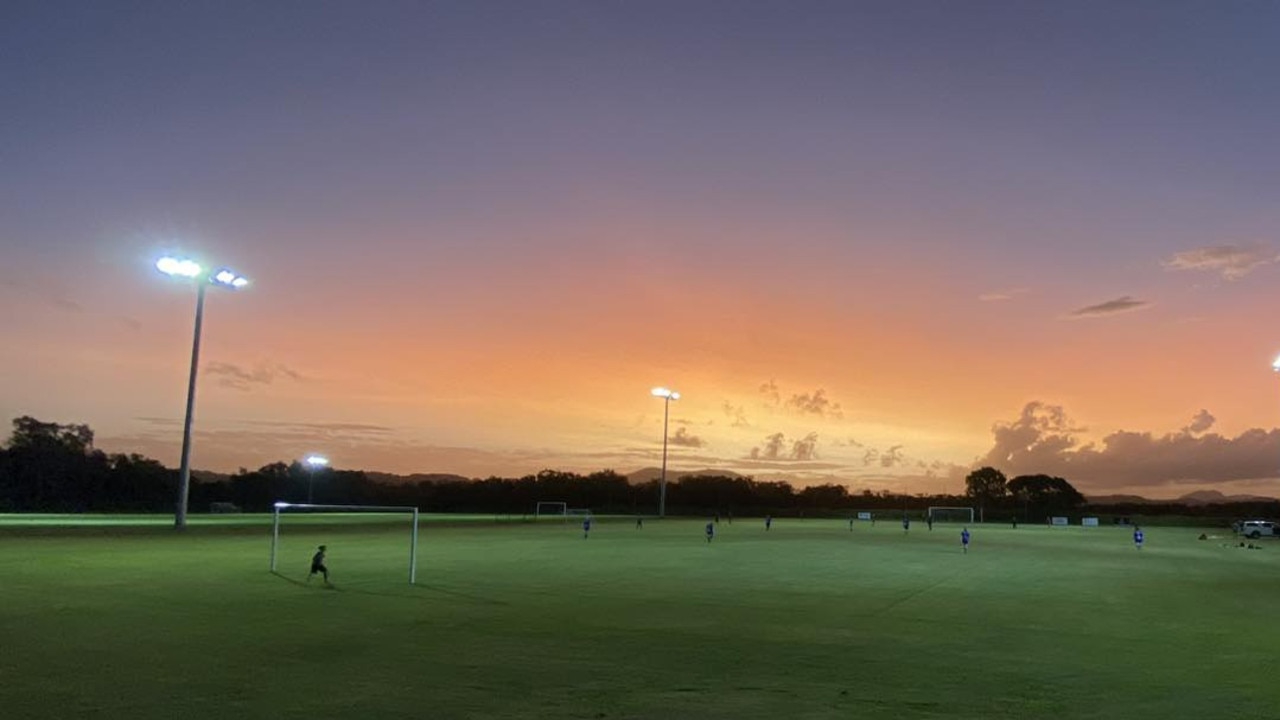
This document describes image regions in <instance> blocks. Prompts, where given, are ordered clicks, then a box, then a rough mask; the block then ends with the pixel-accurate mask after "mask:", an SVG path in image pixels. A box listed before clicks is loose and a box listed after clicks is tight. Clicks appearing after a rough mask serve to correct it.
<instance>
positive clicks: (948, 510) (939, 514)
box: [928, 507, 973, 525]
mask: <svg viewBox="0 0 1280 720" xmlns="http://www.w3.org/2000/svg"><path fill="white" fill-rule="evenodd" d="M928 517H931V518H933V521H934V522H960V523H968V524H969V525H972V524H973V508H971V507H931V508H929V515H928Z"/></svg>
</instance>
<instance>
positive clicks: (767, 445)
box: [750, 433, 787, 460]
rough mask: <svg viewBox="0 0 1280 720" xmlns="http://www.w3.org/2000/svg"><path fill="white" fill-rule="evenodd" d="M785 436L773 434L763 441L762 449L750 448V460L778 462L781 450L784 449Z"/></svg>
mask: <svg viewBox="0 0 1280 720" xmlns="http://www.w3.org/2000/svg"><path fill="white" fill-rule="evenodd" d="M786 444H787V436H786V435H784V434H782V433H774V434H772V435H770V436H768V437H766V438H765V439H764V448H763V449H761V448H759V447H753V448H751V455H750V457H751V459H752V460H778V459H781V456H782V449H783V448H784V447H786Z"/></svg>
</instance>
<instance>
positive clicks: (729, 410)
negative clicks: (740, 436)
mask: <svg viewBox="0 0 1280 720" xmlns="http://www.w3.org/2000/svg"><path fill="white" fill-rule="evenodd" d="M720 409H721V410H723V411H724V414H725V416H726V417H728V418H729V419H730V420H732V421H733V422H732V423H730V424H731V425H732V426H733V427H751V423H750V422H748V421H747V411H746V408H744V407H742V406H741V405H734V404H732V403H730V402H729V401H727V400H726V401H725V403H724V405H721V406H720Z"/></svg>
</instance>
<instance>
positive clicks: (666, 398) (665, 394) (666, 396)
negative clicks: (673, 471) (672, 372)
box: [650, 387, 680, 517]
mask: <svg viewBox="0 0 1280 720" xmlns="http://www.w3.org/2000/svg"><path fill="white" fill-rule="evenodd" d="M650 393H651V394H652V395H653V396H654V397H660V398H662V401H663V402H662V475H661V476H660V477H659V479H658V517H666V516H667V420H668V419H669V418H670V417H671V401H672V400H679V399H680V393H678V392H676V391H675V390H671V389H668V388H664V387H656V388H654V389H653V390H651V391H650Z"/></svg>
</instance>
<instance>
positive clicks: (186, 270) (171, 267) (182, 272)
mask: <svg viewBox="0 0 1280 720" xmlns="http://www.w3.org/2000/svg"><path fill="white" fill-rule="evenodd" d="M156 269H157V270H159V271H160V272H162V273H164V274H165V275H173V276H176V277H186V278H194V277H199V276H200V274H201V273H203V272H204V268H202V267H200V263H198V262H196V261H194V260H185V259H181V258H176V257H169V256H167V255H166V256H165V257H162V258H160V259H159V260H157V261H156Z"/></svg>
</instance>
